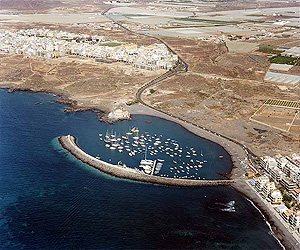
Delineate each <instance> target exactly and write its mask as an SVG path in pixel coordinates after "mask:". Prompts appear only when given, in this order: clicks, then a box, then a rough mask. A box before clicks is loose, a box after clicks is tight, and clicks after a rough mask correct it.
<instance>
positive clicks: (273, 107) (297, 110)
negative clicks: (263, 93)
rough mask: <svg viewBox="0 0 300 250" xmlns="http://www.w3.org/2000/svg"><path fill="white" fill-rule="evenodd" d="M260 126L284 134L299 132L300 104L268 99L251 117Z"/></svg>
mask: <svg viewBox="0 0 300 250" xmlns="http://www.w3.org/2000/svg"><path fill="white" fill-rule="evenodd" d="M250 120H251V121H255V122H257V123H260V124H262V125H266V126H269V127H273V128H276V129H279V130H281V131H284V132H289V133H292V134H298V133H299V132H300V103H299V102H295V101H286V100H276V99H268V100H267V101H266V102H265V103H264V104H263V105H262V106H261V107H260V108H259V109H258V110H257V111H256V112H255V113H254V114H253V115H252V116H251V117H250Z"/></svg>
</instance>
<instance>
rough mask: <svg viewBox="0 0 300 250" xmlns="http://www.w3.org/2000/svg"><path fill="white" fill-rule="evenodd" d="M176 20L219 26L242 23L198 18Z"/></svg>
mask: <svg viewBox="0 0 300 250" xmlns="http://www.w3.org/2000/svg"><path fill="white" fill-rule="evenodd" d="M175 19H176V20H180V21H189V22H202V23H210V24H218V25H231V24H239V23H241V22H238V21H221V20H210V19H200V18H199V19H198V18H189V17H183V18H175Z"/></svg>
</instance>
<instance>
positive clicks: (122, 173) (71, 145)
mask: <svg viewBox="0 0 300 250" xmlns="http://www.w3.org/2000/svg"><path fill="white" fill-rule="evenodd" d="M59 142H60V144H61V145H62V147H63V148H65V149H66V150H67V151H69V152H70V153H71V154H72V155H73V156H75V157H76V158H77V159H78V160H80V161H82V162H84V163H86V164H88V165H90V166H91V167H93V168H96V169H98V170H100V171H101V172H103V173H106V174H109V175H111V176H114V177H117V178H121V179H130V180H134V181H140V182H146V183H153V184H160V185H167V186H178V187H200V186H221V185H230V184H232V183H234V180H187V179H175V178H166V177H161V176H155V175H147V174H144V173H142V172H140V171H139V170H135V169H132V168H128V167H123V166H118V165H113V164H110V163H108V162H105V161H102V160H99V159H97V158H95V157H93V156H91V155H89V154H87V153H86V152H84V151H83V150H82V149H81V148H80V147H79V146H78V145H77V144H76V138H75V137H73V136H71V135H67V136H61V137H59Z"/></svg>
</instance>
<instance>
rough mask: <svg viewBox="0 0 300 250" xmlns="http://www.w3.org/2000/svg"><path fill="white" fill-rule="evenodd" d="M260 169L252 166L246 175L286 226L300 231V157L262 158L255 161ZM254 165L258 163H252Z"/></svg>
mask: <svg viewBox="0 0 300 250" xmlns="http://www.w3.org/2000/svg"><path fill="white" fill-rule="evenodd" d="M255 161H256V164H257V166H259V168H260V170H257V169H256V168H254V167H253V166H251V169H252V170H253V171H249V172H247V173H246V175H247V176H248V178H249V184H251V186H252V187H254V188H255V190H256V191H257V192H258V193H259V194H260V196H261V197H262V199H264V201H265V202H267V203H269V205H271V206H272V207H273V209H274V210H275V211H276V212H275V213H276V214H277V215H279V216H280V217H281V219H282V220H283V221H284V222H285V224H286V226H287V227H288V228H289V229H290V230H292V231H293V233H295V234H297V236H298V237H299V232H300V155H298V154H291V155H290V156H282V155H276V156H275V157H270V156H263V157H261V158H259V159H256V160H255ZM253 165H255V164H253Z"/></svg>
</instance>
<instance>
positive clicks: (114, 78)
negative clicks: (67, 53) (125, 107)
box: [0, 55, 162, 111]
mask: <svg viewBox="0 0 300 250" xmlns="http://www.w3.org/2000/svg"><path fill="white" fill-rule="evenodd" d="M0 64H1V68H0V84H1V85H2V86H8V87H12V88H21V89H31V90H34V91H49V92H54V93H59V94H63V95H65V96H67V97H69V98H70V99H71V100H76V101H77V107H79V108H97V109H100V110H103V111H108V110H111V109H113V108H116V107H119V106H120V105H121V104H123V103H124V102H127V101H128V100H134V99H135V93H136V91H137V89H138V88H139V87H140V86H142V85H143V84H144V82H145V81H147V80H150V79H152V78H155V76H156V75H158V74H159V73H162V72H151V71H145V70H137V69H135V68H134V67H133V66H132V65H126V64H124V63H110V64H99V63H95V62H94V60H92V59H84V58H76V57H74V58H59V59H55V60H42V59H38V58H35V59H32V58H31V59H29V58H25V57H23V56H11V55H1V56H0Z"/></svg>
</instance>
